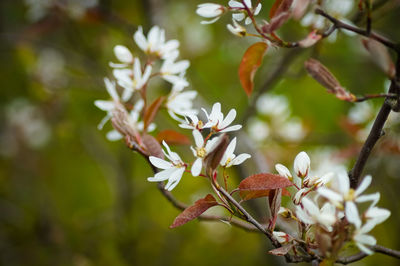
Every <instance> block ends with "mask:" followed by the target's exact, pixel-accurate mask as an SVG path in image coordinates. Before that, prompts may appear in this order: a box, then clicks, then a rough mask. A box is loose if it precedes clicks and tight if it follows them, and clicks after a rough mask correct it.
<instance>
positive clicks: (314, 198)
mask: <svg viewBox="0 0 400 266" xmlns="http://www.w3.org/2000/svg"><path fill="white" fill-rule="evenodd" d="M310 163H311V162H310V158H309V156H308V155H307V153H305V152H300V153H299V154H298V155H297V156H296V158H295V160H294V173H295V174H294V175H292V173H291V172H290V171H289V169H288V168H287V167H286V166H284V165H282V164H277V165H276V166H275V168H276V170H277V171H278V173H279V175H281V176H284V177H286V178H288V179H289V180H291V181H292V182H293V183H294V184H295V185H294V189H293V191H291V203H290V206H288V208H285V207H281V208H280V210H279V214H280V216H281V217H282V218H284V219H286V220H289V221H297V223H298V225H297V226H296V228H295V229H294V230H292V232H289V233H286V232H282V231H276V232H274V235H275V237H276V238H277V239H278V241H280V242H281V243H282V244H288V243H289V242H293V241H296V239H299V238H300V240H302V241H306V242H307V243H308V244H316V243H317V242H316V241H317V239H318V238H320V237H319V236H318V235H319V234H323V235H324V236H325V237H328V238H329V239H328V240H325V241H331V242H332V243H333V242H334V241H337V239H338V236H337V234H338V232H343V230H338V228H343V225H345V226H344V228H346V234H347V235H346V238H345V239H347V240H350V241H353V242H354V243H355V244H356V245H357V247H358V248H359V249H360V250H361V251H363V252H365V253H366V254H372V250H371V249H370V248H369V247H368V246H373V245H375V244H376V239H375V238H374V237H372V236H371V235H368V233H369V232H370V231H371V230H372V229H373V228H374V227H375V226H376V225H377V224H380V223H382V222H383V221H385V220H386V219H387V218H388V217H389V216H390V211H388V210H386V209H382V208H378V207H376V204H377V202H378V201H379V198H380V194H379V193H374V194H366V195H365V194H363V193H364V192H365V190H366V189H367V188H368V186H369V185H370V184H371V181H372V177H371V176H366V177H365V178H364V179H363V180H362V182H361V183H360V185H359V186H358V187H357V189H352V188H350V182H349V176H348V174H347V172H346V171H338V172H336V173H335V172H329V173H326V174H325V175H322V176H315V175H313V174H312V173H311V170H310ZM360 210H363V211H360ZM317 229H318V230H317ZM327 246H329V245H327ZM331 246H332V245H331ZM317 247H318V245H316V248H317Z"/></svg>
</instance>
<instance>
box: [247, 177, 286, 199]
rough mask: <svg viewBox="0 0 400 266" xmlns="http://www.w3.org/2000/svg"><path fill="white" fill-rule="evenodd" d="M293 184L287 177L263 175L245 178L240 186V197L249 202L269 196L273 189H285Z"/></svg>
mask: <svg viewBox="0 0 400 266" xmlns="http://www.w3.org/2000/svg"><path fill="white" fill-rule="evenodd" d="M292 185H293V183H292V182H290V181H289V179H287V178H286V177H283V176H280V175H275V174H269V173H261V174H256V175H252V176H249V177H247V178H245V179H244V180H243V181H242V182H240V184H239V193H240V197H241V198H242V199H243V200H249V199H254V198H259V197H265V196H268V195H269V193H270V190H271V189H278V188H285V187H289V186H292Z"/></svg>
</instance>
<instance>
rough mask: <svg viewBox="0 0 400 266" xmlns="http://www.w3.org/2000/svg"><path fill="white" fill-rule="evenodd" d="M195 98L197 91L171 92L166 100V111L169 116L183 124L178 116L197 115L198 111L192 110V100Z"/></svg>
mask: <svg viewBox="0 0 400 266" xmlns="http://www.w3.org/2000/svg"><path fill="white" fill-rule="evenodd" d="M196 96H197V91H185V92H179V91H172V92H171V94H170V95H169V96H168V99H167V104H166V106H167V109H168V113H169V115H170V116H171V117H172V118H173V119H175V120H177V121H180V122H183V123H184V122H185V120H183V119H182V118H180V117H178V116H177V115H180V116H189V117H190V116H193V115H197V113H198V110H196V109H193V99H194V98H195V97H196Z"/></svg>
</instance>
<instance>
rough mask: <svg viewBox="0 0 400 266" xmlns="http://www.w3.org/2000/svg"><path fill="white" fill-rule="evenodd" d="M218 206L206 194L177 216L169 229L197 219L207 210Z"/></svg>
mask: <svg viewBox="0 0 400 266" xmlns="http://www.w3.org/2000/svg"><path fill="white" fill-rule="evenodd" d="M215 205H218V202H217V201H216V200H215V198H214V197H213V196H212V195H211V194H208V195H207V196H205V197H204V198H202V199H199V200H198V201H196V202H195V203H194V205H192V206H190V207H188V208H186V209H185V210H184V211H183V212H181V214H179V215H178V216H177V217H176V218H175V220H174V222H173V223H172V225H171V226H170V227H169V228H175V227H178V226H181V225H183V224H185V223H187V222H189V221H191V220H193V219H195V218H197V217H199V216H200V215H201V214H202V213H203V212H205V211H206V210H208V209H209V208H211V207H213V206H215Z"/></svg>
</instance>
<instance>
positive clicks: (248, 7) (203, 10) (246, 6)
mask: <svg viewBox="0 0 400 266" xmlns="http://www.w3.org/2000/svg"><path fill="white" fill-rule="evenodd" d="M261 8H262V5H261V3H258V4H257V5H256V6H253V4H252V1H251V0H244V1H235V0H230V1H229V2H228V6H223V5H220V4H214V3H204V4H200V5H198V7H197V10H196V13H197V14H198V15H199V16H201V17H204V18H207V19H210V20H203V21H202V22H201V23H202V24H211V23H214V22H216V21H217V20H218V19H219V18H220V17H221V16H222V15H223V14H224V13H225V12H227V11H230V12H232V22H233V25H231V24H228V25H227V28H228V30H229V31H230V32H232V33H233V34H234V35H237V36H240V37H243V36H246V28H245V27H243V26H242V25H240V24H239V23H238V22H241V21H244V23H245V25H249V24H251V23H252V22H253V21H252V19H251V17H250V16H249V14H251V16H252V17H254V16H257V15H258V14H259V13H260V11H261Z"/></svg>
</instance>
